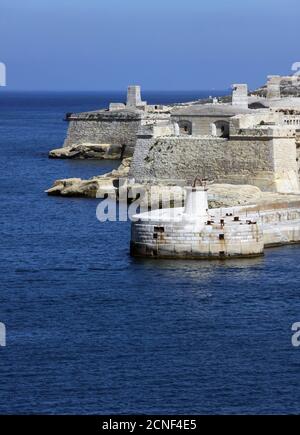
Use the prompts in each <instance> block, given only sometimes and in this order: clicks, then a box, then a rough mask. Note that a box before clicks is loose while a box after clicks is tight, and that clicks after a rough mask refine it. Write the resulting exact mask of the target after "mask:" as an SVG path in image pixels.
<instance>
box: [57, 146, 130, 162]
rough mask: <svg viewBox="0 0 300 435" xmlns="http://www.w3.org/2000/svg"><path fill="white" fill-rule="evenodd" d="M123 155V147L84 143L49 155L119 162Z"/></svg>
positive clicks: (60, 149)
mask: <svg viewBox="0 0 300 435" xmlns="http://www.w3.org/2000/svg"><path fill="white" fill-rule="evenodd" d="M121 155H122V147H121V146H120V145H110V144H90V143H83V144H80V145H73V146H66V147H63V148H58V149H55V150H52V151H50V153H49V158H51V159H100V160H104V159H106V160H118V159H120V158H121Z"/></svg>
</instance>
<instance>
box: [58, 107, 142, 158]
mask: <svg viewBox="0 0 300 435" xmlns="http://www.w3.org/2000/svg"><path fill="white" fill-rule="evenodd" d="M141 118H142V117H141V115H140V114H139V113H129V112H125V111H122V112H102V113H101V112H98V113H97V112H96V113H90V114H82V115H80V114H79V115H72V116H71V117H69V118H68V119H69V129H68V134H67V138H66V140H65V142H64V146H65V147H66V146H74V145H81V144H86V143H90V144H112V145H118V146H120V147H124V148H126V155H132V153H133V148H134V146H135V143H136V135H137V132H138V129H139V127H140V124H141Z"/></svg>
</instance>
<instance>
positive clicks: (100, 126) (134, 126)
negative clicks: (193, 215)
mask: <svg viewBox="0 0 300 435" xmlns="http://www.w3.org/2000/svg"><path fill="white" fill-rule="evenodd" d="M289 79H290V80H291V81H293V80H294V79H292V78H291V77H290V78H289ZM296 79H297V78H296ZM287 81H288V78H286V77H284V78H282V77H279V76H270V77H269V78H268V82H267V86H266V89H265V90H264V91H261V92H260V93H258V94H250V95H249V94H248V87H247V85H245V84H235V85H233V86H232V88H233V91H232V97H231V101H225V102H223V100H222V98H221V99H212V101H209V102H203V101H201V100H199V101H196V102H191V103H186V104H180V105H179V104H178V105H174V106H163V105H147V103H146V102H144V101H142V98H141V90H140V87H139V86H129V88H128V95H127V103H126V104H124V103H112V104H110V107H109V109H107V110H99V111H94V112H86V113H79V114H68V115H67V117H66V119H67V121H68V122H69V130H68V135H67V138H66V140H65V143H64V148H62V149H61V150H55V151H54V152H52V154H50V155H51V156H52V157H61V156H63V155H62V154H63V153H64V152H65V153H69V155H66V156H68V157H73V158H74V157H82V152H85V153H86V156H87V157H92V158H95V157H100V158H116V159H120V158H124V157H132V163H131V167H130V177H131V178H132V179H134V180H135V181H136V182H137V183H143V184H144V183H152V184H153V183H154V184H155V183H158V184H164V183H167V184H168V183H169V182H170V180H177V181H180V182H181V183H187V184H190V183H191V180H192V179H193V178H194V176H195V175H200V176H202V177H209V178H211V179H213V180H215V182H218V183H231V184H251V185H254V186H257V187H259V188H260V189H262V190H263V191H271V192H282V193H293V192H294V193H296V192H299V190H300V186H299V175H298V173H299V158H298V147H299V140H300V139H299V130H300V98H299V97H281V88H280V84H281V83H282V82H285V83H286V82H287ZM264 94H265V95H264ZM225 100H226V99H225ZM57 151H59V152H58V153H57ZM83 157H85V156H83Z"/></svg>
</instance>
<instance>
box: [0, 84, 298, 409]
mask: <svg viewBox="0 0 300 435" xmlns="http://www.w3.org/2000/svg"><path fill="white" fill-rule="evenodd" d="M216 94H219V93H218V92H217V91H206V92H204V91H195V92H146V93H144V95H143V97H144V99H145V100H147V101H148V102H150V103H157V104H159V103H174V102H180V101H181V102H183V101H187V100H188V101H189V100H195V99H197V98H200V97H205V96H208V95H216ZM124 99H125V94H123V93H121V92H94V93H92V92H90V93H84V92H81V93H80V92H76V93H74V92H68V93H65V92H52V93H49V92H48V93H47V92H44V93H41V92H14V93H12V92H8V91H5V92H1V93H0V204H1V213H0V322H1V323H2V326H3V325H5V328H6V346H1V347H0V414H98V415H104V414H116V415H119V414H146V415H150V414H154V415H162V414H169V415H176V414H181V415H183V414H185V415H198V414H200V415H202V414H298V413H299V409H300V347H295V346H293V345H292V335H293V332H292V325H293V324H294V323H296V322H300V285H299V270H300V269H299V263H300V246H298V245H293V246H285V247H281V248H277V249H269V250H267V251H266V253H265V256H264V257H261V258H257V259H243V260H231V261H213V262H206V261H183V260H182V261H181V260H151V259H135V258H131V257H130V255H129V242H130V223H129V222H107V223H100V222H99V221H98V220H97V218H96V208H97V205H98V203H99V200H97V199H82V198H61V197H50V196H47V194H46V193H45V190H46V189H47V188H49V187H51V185H52V184H53V182H54V181H55V180H57V179H60V178H67V177H81V178H89V177H92V176H94V175H99V174H103V173H105V172H108V171H110V170H112V169H113V168H115V167H117V166H118V164H119V162H114V161H97V160H95V161H91V160H90V161H88V160H86V161H76V160H73V161H72V160H50V159H48V152H49V150H51V149H53V148H59V147H60V146H62V144H63V141H64V137H65V135H66V131H67V127H68V124H67V122H65V121H64V120H63V118H64V115H65V113H66V112H82V111H87V110H96V109H99V108H103V107H106V106H107V105H108V104H109V102H112V101H115V102H117V101H124ZM296 343H297V342H296ZM2 344H3V343H2ZM294 344H295V342H294Z"/></svg>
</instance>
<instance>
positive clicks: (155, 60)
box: [0, 0, 300, 91]
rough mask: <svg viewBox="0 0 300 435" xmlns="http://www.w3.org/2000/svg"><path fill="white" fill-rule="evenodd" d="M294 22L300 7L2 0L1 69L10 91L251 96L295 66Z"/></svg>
mask: <svg viewBox="0 0 300 435" xmlns="http://www.w3.org/2000/svg"><path fill="white" fill-rule="evenodd" d="M299 19H300V2H299V0H285V1H282V0H281V1H279V0H184V1H183V0H106V1H104V0H51V1H50V0H26V1H25V0H0V62H3V63H5V65H6V70H7V88H6V89H7V90H49V91H50V90H52V91H54V90H57V91H59V90H70V91H71V90H77V91H81V90H82V91H84V90H86V91H93V90H99V91H100V90H123V89H125V88H126V87H127V86H128V84H140V85H141V86H142V87H143V89H144V90H203V89H217V90H220V89H227V88H229V87H230V85H231V84H232V83H248V84H249V86H250V88H252V89H254V88H256V87H257V86H259V85H261V84H263V83H265V81H266V76H267V75H268V74H291V66H292V64H293V63H294V62H299V61H300V48H299V34H298V28H299ZM1 89H4V88H1Z"/></svg>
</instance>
